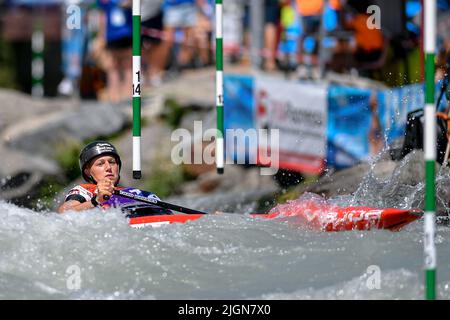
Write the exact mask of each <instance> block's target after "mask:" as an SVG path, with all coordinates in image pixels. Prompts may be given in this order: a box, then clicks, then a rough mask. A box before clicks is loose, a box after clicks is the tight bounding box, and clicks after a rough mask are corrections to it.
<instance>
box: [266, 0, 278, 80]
mask: <svg viewBox="0 0 450 320" xmlns="http://www.w3.org/2000/svg"><path fill="white" fill-rule="evenodd" d="M264 6H265V17H264V70H266V71H274V70H275V69H276V54H277V47H278V43H277V42H278V23H279V22H280V6H279V0H264Z"/></svg>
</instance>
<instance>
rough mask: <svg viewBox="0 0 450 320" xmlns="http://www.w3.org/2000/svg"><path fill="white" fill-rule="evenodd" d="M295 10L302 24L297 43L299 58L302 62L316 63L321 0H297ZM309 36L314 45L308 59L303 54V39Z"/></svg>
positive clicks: (321, 8) (321, 9) (321, 7)
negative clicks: (298, 42) (298, 43)
mask: <svg viewBox="0 0 450 320" xmlns="http://www.w3.org/2000/svg"><path fill="white" fill-rule="evenodd" d="M297 10H298V12H299V14H300V19H301V24H302V35H301V37H300V45H299V60H300V63H302V64H308V65H312V64H317V51H318V45H317V43H318V40H319V39H318V36H319V30H320V23H321V19H322V11H323V0H297ZM307 37H311V38H312V39H314V46H313V48H312V50H311V52H312V55H311V56H310V57H308V58H310V59H312V61H308V59H307V58H306V57H305V55H304V48H305V39H306V38H307Z"/></svg>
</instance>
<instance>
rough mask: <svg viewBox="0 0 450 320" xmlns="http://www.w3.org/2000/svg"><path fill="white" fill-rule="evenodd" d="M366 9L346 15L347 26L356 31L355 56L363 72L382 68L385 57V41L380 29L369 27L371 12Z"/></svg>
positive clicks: (358, 66) (357, 64) (357, 65)
mask: <svg viewBox="0 0 450 320" xmlns="http://www.w3.org/2000/svg"><path fill="white" fill-rule="evenodd" d="M363 8H364V10H363V9H361V10H357V11H355V12H353V13H350V12H349V13H348V16H347V17H346V22H345V23H346V27H347V28H349V29H351V30H353V31H354V38H355V42H356V48H355V50H354V58H355V61H356V67H357V68H358V69H359V71H361V72H362V73H367V71H370V70H372V69H376V68H380V67H381V66H382V64H383V63H384V62H383V61H382V60H383V58H384V57H385V52H386V51H385V41H384V37H383V34H382V32H381V30H380V29H377V28H373V29H369V28H368V27H367V20H368V19H369V17H370V16H369V14H368V13H366V11H365V10H366V8H367V7H365V6H363Z"/></svg>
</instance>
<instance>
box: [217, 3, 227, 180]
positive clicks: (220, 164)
mask: <svg viewBox="0 0 450 320" xmlns="http://www.w3.org/2000/svg"><path fill="white" fill-rule="evenodd" d="M222 37H223V9H222V0H216V110H217V136H216V167H217V173H219V174H223V172H224V159H225V156H224V149H225V146H224V134H223V132H224V128H223V38H222Z"/></svg>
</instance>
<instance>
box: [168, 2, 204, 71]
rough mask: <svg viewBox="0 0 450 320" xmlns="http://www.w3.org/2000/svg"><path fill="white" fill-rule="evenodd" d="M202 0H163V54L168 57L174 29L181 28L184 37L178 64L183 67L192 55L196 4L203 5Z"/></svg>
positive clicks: (173, 37) (187, 63) (172, 42)
mask: <svg viewBox="0 0 450 320" xmlns="http://www.w3.org/2000/svg"><path fill="white" fill-rule="evenodd" d="M203 1H204V0H164V2H163V7H162V8H163V16H164V18H163V25H164V38H165V39H164V43H163V45H164V56H165V57H166V59H167V57H169V56H170V55H169V53H170V50H171V49H172V46H173V44H174V40H175V31H176V30H177V29H181V30H183V33H184V38H183V43H182V45H181V49H180V52H179V55H178V57H177V62H178V66H179V67H180V68H184V67H186V66H188V65H189V63H190V62H191V59H192V57H193V53H192V52H193V50H192V46H193V30H194V27H195V26H196V25H197V5H196V3H198V4H199V5H203Z"/></svg>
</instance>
